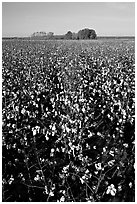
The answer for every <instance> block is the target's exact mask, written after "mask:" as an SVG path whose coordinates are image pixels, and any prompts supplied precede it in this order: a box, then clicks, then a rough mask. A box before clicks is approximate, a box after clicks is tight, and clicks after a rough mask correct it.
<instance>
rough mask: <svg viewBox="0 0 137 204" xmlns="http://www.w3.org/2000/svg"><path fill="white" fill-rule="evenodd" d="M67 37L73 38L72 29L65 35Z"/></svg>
mask: <svg viewBox="0 0 137 204" xmlns="http://www.w3.org/2000/svg"><path fill="white" fill-rule="evenodd" d="M65 39H67V40H71V39H72V32H71V31H68V32H67V33H66V35H65Z"/></svg>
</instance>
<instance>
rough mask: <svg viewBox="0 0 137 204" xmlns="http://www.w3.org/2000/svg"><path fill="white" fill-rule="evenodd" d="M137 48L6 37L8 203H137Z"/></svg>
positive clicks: (128, 44) (119, 42)
mask: <svg viewBox="0 0 137 204" xmlns="http://www.w3.org/2000/svg"><path fill="white" fill-rule="evenodd" d="M134 43H135V42H134V40H131V39H128V40H127V39H124V40H122V39H117V40H115V39H111V40H110V39H109V40H107V39H104V40H90V41H89V40H83V41H82V40H77V41H75V40H72V41H67V40H66V41H65V40H64V41H63V40H62V41H61V40H60V41H59V40H58V41H54V40H51V41H40V40H39V41H38V40H37V41H27V40H26V41H25V40H24V41H23V40H5V41H4V40H3V42H2V132H3V135H2V142H3V143H2V181H3V187H2V188H3V192H2V195H3V201H6V202H15V201H16V202H98V201H100V202H107V201H110V202H112V201H123V202H129V201H130V202H131V201H134V200H135V169H134V160H135V149H134V148H135V147H134V146H135V145H134V142H135V44H134Z"/></svg>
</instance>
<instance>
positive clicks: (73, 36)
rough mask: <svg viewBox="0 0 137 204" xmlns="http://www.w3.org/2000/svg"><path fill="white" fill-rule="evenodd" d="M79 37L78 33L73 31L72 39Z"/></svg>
mask: <svg viewBox="0 0 137 204" xmlns="http://www.w3.org/2000/svg"><path fill="white" fill-rule="evenodd" d="M77 37H78V34H77V33H74V32H73V33H72V39H73V40H77Z"/></svg>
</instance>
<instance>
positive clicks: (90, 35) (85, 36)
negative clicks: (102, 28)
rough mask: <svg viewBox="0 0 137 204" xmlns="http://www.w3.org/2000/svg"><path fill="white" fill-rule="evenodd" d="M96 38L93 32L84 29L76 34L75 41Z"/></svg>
mask: <svg viewBox="0 0 137 204" xmlns="http://www.w3.org/2000/svg"><path fill="white" fill-rule="evenodd" d="M96 37H97V35H96V32H95V30H93V29H88V28H85V29H83V30H80V31H79V32H78V36H77V39H95V38H96Z"/></svg>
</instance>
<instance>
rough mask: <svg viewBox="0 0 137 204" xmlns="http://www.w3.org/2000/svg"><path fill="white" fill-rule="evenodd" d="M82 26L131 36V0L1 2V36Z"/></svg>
mask: <svg viewBox="0 0 137 204" xmlns="http://www.w3.org/2000/svg"><path fill="white" fill-rule="evenodd" d="M83 28H91V29H94V30H95V31H96V33H97V35H98V36H134V35H135V3H134V2H3V3H2V37H13V36H18V37H23V36H24V37H25V36H30V35H31V34H33V33H34V32H40V31H44V32H46V33H47V32H53V33H54V34H56V35H58V34H66V33H67V32H68V31H69V30H70V31H72V32H78V31H79V30H81V29H83Z"/></svg>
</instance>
